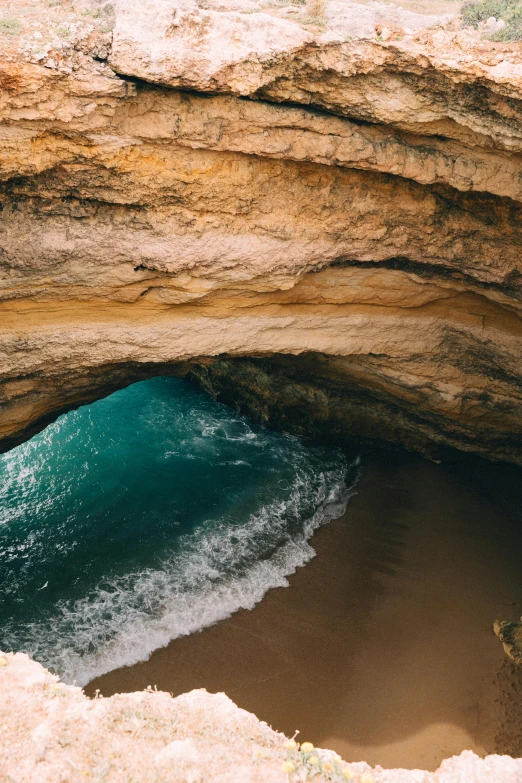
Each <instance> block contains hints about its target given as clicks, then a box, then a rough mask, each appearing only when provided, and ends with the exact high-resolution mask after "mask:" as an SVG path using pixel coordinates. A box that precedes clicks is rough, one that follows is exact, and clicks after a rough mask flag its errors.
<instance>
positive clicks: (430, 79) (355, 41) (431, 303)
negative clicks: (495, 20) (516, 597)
mask: <svg viewBox="0 0 522 783" xmlns="http://www.w3.org/2000/svg"><path fill="white" fill-rule="evenodd" d="M11 5H12V9H14V10H13V13H16V9H17V8H20V9H22V10H20V20H21V21H20V25H21V27H20V32H19V34H18V35H17V36H9V35H1V36H0V50H1V51H0V54H1V63H2V65H1V66H0V87H1V90H2V91H1V93H0V204H1V207H2V209H1V212H0V406H1V407H0V413H1V415H0V447H1V448H4V449H5V448H9V447H11V446H13V445H14V444H16V443H18V442H20V441H21V440H23V439H24V438H27V437H29V436H30V435H31V434H32V433H34V432H36V431H37V430H38V429H41V428H42V427H43V426H45V424H46V423H48V422H49V421H51V420H52V419H53V418H54V417H56V416H57V415H58V414H59V413H61V412H62V411H64V410H67V409H69V408H71V407H73V406H75V405H79V404H81V403H83V402H86V401H90V400H92V399H95V398H97V397H99V396H101V395H103V394H107V393H109V392H110V391H112V390H113V389H115V388H118V387H120V386H122V385H125V384H127V383H131V382H133V381H135V380H138V379H140V378H144V377H148V376H150V375H153V374H158V373H160V372H162V373H169V372H170V373H182V374H184V373H187V372H192V373H193V375H197V376H198V378H199V380H200V382H202V383H204V384H205V385H206V386H207V388H209V389H211V390H212V391H213V392H214V393H216V394H218V395H221V396H222V397H223V398H225V397H226V398H227V400H228V401H230V402H234V394H233V393H232V392H233V388H234V387H235V388H236V394H237V395H238V396H237V398H236V400H235V402H236V403H237V404H242V401H243V402H245V405H246V407H247V408H249V409H250V410H253V411H254V412H255V411H256V409H257V412H258V413H259V416H260V418H261V419H262V420H265V421H271V422H272V423H274V424H277V425H278V426H283V427H284V426H286V425H287V424H288V426H289V425H290V422H289V417H291V414H290V413H288V416H287V417H286V420H285V421H286V424H285V421H283V420H279V419H280V417H279V419H278V418H277V416H274V415H273V413H274V411H270V410H269V408H270V405H269V398H270V399H276V398H277V399H279V401H280V407H279V410H278V413H281V412H282V411H284V410H286V411H289V410H290V408H291V407H292V406H293V407H294V409H295V410H300V408H299V406H297V402H296V401H297V400H298V399H300V400H301V401H302V404H303V406H304V407H303V408H302V410H303V412H304V411H305V410H311V406H310V404H309V403H306V400H308V401H310V400H319V399H321V400H322V403H321V405H322V407H321V405H317V404H314V406H313V407H314V410H315V413H316V415H315V416H314V417H312V416H310V415H307V420H308V421H309V422H310V426H311V429H312V430H313V431H314V434H318V433H319V430H320V429H321V427H322V428H323V429H324V430H327V431H331V430H332V428H333V429H334V430H335V433H336V437H339V438H341V439H342V437H345V436H350V437H358V436H364V437H382V438H385V439H387V440H389V441H392V442H395V443H402V444H405V445H407V446H408V448H412V449H416V450H418V451H420V452H421V453H424V454H426V455H427V456H432V457H435V458H438V456H439V454H440V452H441V449H442V450H443V449H444V448H445V447H448V446H449V447H452V448H453V447H456V448H460V449H465V450H468V451H473V452H475V453H478V454H481V455H483V456H487V457H490V458H492V459H503V460H512V461H515V462H519V463H522V358H521V357H522V341H521V336H522V330H521V320H520V311H521V307H522V262H521V258H520V253H521V247H522V229H521V226H522V220H521V218H522V100H521V98H522V58H521V56H520V52H519V51H518V48H517V47H516V46H513V45H503V44H492V43H489V42H485V41H481V40H480V38H479V37H478V36H477V35H476V34H475V33H473V32H472V31H466V30H461V29H460V27H459V21H458V19H455V18H452V17H450V16H446V17H438V18H437V17H429V16H423V15H419V14H411V13H409V12H407V11H403V10H402V9H399V8H398V7H396V6H384V5H378V4H373V5H371V6H357V5H355V4H353V3H348V2H347V3H343V2H337V1H336V2H333V1H332V2H330V3H325V4H324V5H321V4H320V3H319V5H317V4H316V5H317V7H316V10H315V11H313V13H314V14H315V15H312V16H310V14H311V13H312V11H310V10H307V9H306V8H304V7H302V6H295V7H294V6H288V5H285V4H281V5H280V6H278V5H277V4H274V3H272V4H264V5H263V4H260V3H256V2H248V3H246V2H245V3H241V4H239V3H234V2H230V3H229V4H228V5H223V4H219V5H218V4H217V3H213V2H210V0H209V1H208V2H203V0H201V2H199V3H195V2H191V0H183V1H181V0H176V1H175V0H150V2H146V3H145V2H135V1H134V0H117V2H115V3H114V4H110V3H106V2H97V0H81V2H80V0H78V2H77V3H75V4H74V8H73V10H70V9H66V8H65V7H53V8H51V9H50V8H49V6H48V5H47V4H44V3H41V4H40V3H34V4H33V5H32V6H31V9H30V10H27V7H26V6H24V5H23V4H22V0H20V2H18V0H17V2H13V3H12V4H11ZM57 30H60V35H59V36H58V34H57V32H56V31H57ZM244 357H254V358H253V359H246V358H244ZM195 365H198V367H199V369H198V368H196V367H195ZM233 379H235V380H233ZM239 379H242V380H241V381H240V380H239ZM236 381H237V383H236ZM269 388H270V389H271V392H270V395H268V394H267V391H266V390H267V389H269ZM253 389H256V390H257V392H256V393H257V397H256V400H254V399H253V398H252V393H253V392H252V390H253ZM283 390H287V391H289V390H290V391H291V393H290V391H289V394H287V395H286V396H285V394H283ZM240 391H241V395H242V396H241V399H239V396H240ZM247 398H249V400H248V403H249V404H248V405H247V404H246V402H247ZM292 400H293V402H291V401H292ZM307 406H308V407H307ZM294 418H295V417H294ZM292 427H293V428H294V429H297V430H299V431H301V430H302V425H301V424H300V423H299V422H297V421H294V422H293V423H292ZM300 428H301V430H300Z"/></svg>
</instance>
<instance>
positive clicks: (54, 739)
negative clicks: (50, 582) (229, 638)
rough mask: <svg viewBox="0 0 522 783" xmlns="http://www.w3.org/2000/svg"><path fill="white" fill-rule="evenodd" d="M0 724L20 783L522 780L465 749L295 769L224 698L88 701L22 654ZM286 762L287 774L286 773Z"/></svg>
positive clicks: (498, 759) (326, 754) (4, 772)
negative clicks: (419, 764)
mask: <svg viewBox="0 0 522 783" xmlns="http://www.w3.org/2000/svg"><path fill="white" fill-rule="evenodd" d="M0 722H1V729H2V730H1V732H0V779H1V780H6V781H16V782H17V783H56V781H79V780H97V779H101V780H105V781H108V783H120V781H121V782H123V781H125V783H127V781H129V780H133V781H136V783H138V782H139V783H153V782H154V783H156V781H166V780H169V781H172V782H173V783H178V781H179V782H180V783H181V781H183V782H185V781H193V783H199V782H201V783H202V782H203V781H212V783H258V782H259V783H261V782H262V783H288V781H289V780H295V779H296V776H295V775H294V771H295V772H298V773H301V772H304V771H305V770H306V773H308V772H310V771H313V772H315V771H316V769H315V767H318V766H320V768H321V773H320V774H319V775H315V774H314V775H313V776H312V777H311V778H310V776H307V774H306V775H305V777H300V778H298V779H301V780H304V779H313V780H317V781H320V780H330V781H332V780H333V781H342V780H352V781H353V783H484V781H487V782H488V783H518V781H519V780H520V779H521V777H522V759H512V758H510V757H509V756H487V757H486V758H485V759H480V758H479V757H478V756H476V755H475V754H474V753H472V752H471V751H464V752H463V753H462V754H461V755H460V756H454V757H453V758H451V759H446V760H445V761H443V763H442V764H441V766H440V767H439V769H438V770H437V771H436V772H423V771H422V770H418V769H417V770H405V769H392V770H385V769H382V768H381V767H375V768H373V769H372V768H371V767H369V766H368V764H365V763H364V762H358V763H347V762H343V761H342V760H341V759H340V758H339V757H338V756H337V755H336V754H335V753H332V752H331V751H327V750H326V751H324V750H317V751H315V753H314V755H315V758H316V762H318V763H314V766H312V765H310V764H308V765H306V764H304V765H301V766H299V759H300V758H302V757H301V756H300V754H299V753H297V752H294V751H292V750H288V749H287V748H285V743H286V742H287V739H286V738H285V737H284V736H283V735H282V734H279V733H277V732H275V731H273V730H272V729H271V728H270V727H268V726H267V725H266V723H263V722H260V721H259V720H258V719H257V718H256V717H255V716H254V715H252V714H251V713H249V712H246V711H245V710H242V709H239V707H236V705H235V704H234V703H233V702H232V701H231V700H230V699H228V698H227V697H226V696H225V695H224V694H223V693H219V694H213V695H212V694H209V693H207V692H206V691H204V690H195V691H191V692H190V693H185V694H183V695H182V696H178V697H177V698H175V699H173V698H172V697H171V696H170V695H169V694H168V693H162V692H159V691H154V690H152V689H150V690H148V691H142V692H141V693H140V692H137V693H126V694H117V695H115V696H112V697H111V698H98V699H93V700H91V699H88V698H87V697H86V696H85V695H84V694H83V693H82V691H81V689H80V688H76V687H74V686H71V685H64V684H62V683H60V682H59V681H58V678H57V677H55V676H54V675H52V674H50V673H49V672H48V671H46V670H45V669H44V668H43V667H42V666H40V664H38V663H35V662H34V661H31V660H30V659H29V658H28V657H27V655H24V654H23V653H17V654H16V655H13V654H7V655H4V654H1V653H0ZM310 755H311V754H308V757H310ZM308 757H305V758H308ZM291 759H293V762H292V761H291ZM285 762H287V763H288V762H290V764H291V765H293V766H294V768H295V769H294V771H292V772H291V773H289V772H286V771H283V769H282V766H283V764H284V763H285ZM286 769H289V768H288V767H286Z"/></svg>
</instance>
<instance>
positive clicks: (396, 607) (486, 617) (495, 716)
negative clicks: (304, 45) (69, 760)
mask: <svg viewBox="0 0 522 783" xmlns="http://www.w3.org/2000/svg"><path fill="white" fill-rule="evenodd" d="M520 475H522V471H520V469H518V468H512V467H510V466H505V465H502V466H498V465H490V464H487V463H477V462H471V461H466V460H464V461H463V463H462V465H460V466H457V467H456V468H455V467H454V466H450V465H448V466H444V465H442V466H437V465H434V464H432V463H429V462H426V461H424V460H422V459H420V458H417V457H410V456H409V455H397V454H393V455H387V456H382V455H381V456H378V457H375V456H374V457H371V458H369V459H366V464H364V463H363V474H362V476H361V479H360V482H359V485H358V487H357V494H356V495H355V496H354V497H352V499H351V500H350V502H349V504H348V508H347V511H346V513H345V514H344V515H343V516H342V517H341V518H340V519H337V520H335V521H332V522H330V523H328V524H327V525H325V526H324V527H322V528H321V529H320V530H319V531H318V532H317V533H316V534H315V535H314V536H313V538H312V539H311V540H310V543H311V544H312V546H313V547H314V549H315V550H316V552H317V555H316V557H314V558H313V559H312V561H310V562H309V563H308V564H307V565H306V566H305V567H303V568H299V569H298V570H297V571H296V573H295V574H293V575H292V576H290V577H289V582H290V587H288V588H276V589H273V590H271V591H269V593H267V595H266V596H265V598H264V599H263V600H262V601H261V602H260V603H259V604H258V605H257V606H256V607H255V608H254V609H253V610H251V611H248V610H240V611H239V612H237V613H236V614H234V615H233V616H232V617H230V618H228V619H226V620H223V621H221V622H219V623H217V624H216V625H213V626H210V627H208V628H205V629H203V630H202V631H200V632H198V633H194V634H192V635H190V636H185V637H180V638H178V639H175V640H174V641H172V642H171V643H170V644H169V645H168V646H167V647H164V648H161V649H159V650H156V651H155V652H154V653H153V654H152V655H151V657H150V658H149V660H148V661H144V662H142V663H138V664H135V665H134V666H130V667H124V668H121V669H116V670H114V671H112V672H110V673H108V674H106V675H104V676H103V677H100V678H97V679H96V680H93V681H92V682H91V683H89V685H88V686H86V688H85V689H84V690H85V692H86V693H88V694H89V695H92V694H93V693H94V692H95V690H96V689H99V690H100V692H101V693H102V695H104V696H109V695H112V694H113V693H116V692H129V691H135V690H141V689H143V688H146V687H147V686H148V685H151V686H152V687H154V686H157V688H158V689H159V690H166V691H168V692H171V693H173V694H174V695H178V694H180V693H184V692H186V691H189V690H192V689H194V688H206V689H207V690H208V691H210V692H219V691H224V692H225V693H226V694H227V695H228V696H229V697H230V698H231V699H233V701H235V702H236V703H237V704H238V706H240V707H243V708H244V709H247V710H249V711H251V712H254V713H255V714H256V715H257V716H258V718H259V719H260V720H265V721H266V722H267V723H268V724H270V725H272V726H273V728H274V729H276V730H279V731H283V732H285V733H286V734H288V735H290V736H291V735H292V734H293V733H294V732H295V730H296V729H299V730H300V734H299V738H300V739H301V740H310V741H312V742H314V744H316V745H317V746H321V747H329V748H332V749H333V750H336V751H337V752H338V753H340V754H341V755H342V756H343V757H344V758H346V759H349V760H351V761H359V760H364V761H366V762H368V763H369V764H372V765H375V764H381V765H382V766H385V767H407V768H414V767H420V768H424V769H428V770H434V769H436V767H437V766H438V765H439V763H440V761H441V760H442V759H444V758H446V757H448V756H451V755H454V754H458V753H460V751H462V750H463V749H465V748H467V749H471V750H474V751H475V752H476V753H477V754H479V755H485V754H486V753H492V752H501V753H510V754H511V755H514V756H517V755H522V731H521V729H522V695H521V694H522V669H519V668H517V667H516V665H515V664H513V663H512V662H511V661H509V660H508V659H507V658H506V656H505V654H504V652H503V650H502V646H501V645H500V643H499V642H498V639H497V638H496V637H495V635H494V633H493V630H492V624H493V621H494V620H495V619H496V618H497V616H500V617H501V618H502V619H511V618H513V619H515V618H516V617H519V616H520V614H522V574H520V573H519V570H520V569H519V568H518V564H519V563H520V559H521V557H522V524H518V523H520V522H522V520H521V518H520V510H519V509H520V505H519V500H520V493H521V491H520V490H518V489H517V487H518V484H517V481H516V480H517V477H518V479H520ZM519 483H520V481H519Z"/></svg>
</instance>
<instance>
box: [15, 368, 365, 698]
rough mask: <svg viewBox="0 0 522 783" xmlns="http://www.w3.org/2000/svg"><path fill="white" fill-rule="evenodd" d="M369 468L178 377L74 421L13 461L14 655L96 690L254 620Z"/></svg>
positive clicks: (138, 387) (117, 397)
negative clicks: (230, 623)
mask: <svg viewBox="0 0 522 783" xmlns="http://www.w3.org/2000/svg"><path fill="white" fill-rule="evenodd" d="M356 470H357V468H356V465H355V463H354V464H353V465H349V464H348V462H347V459H346V457H345V456H344V455H343V454H342V452H340V451H338V450H335V449H328V448H315V447H310V446H307V445H305V444H303V443H302V442H301V441H300V440H298V439H296V438H293V437H290V436H287V435H283V434H279V433H273V432H269V431H267V430H264V429H263V428H259V427H255V426H254V425H252V424H251V423H249V422H248V421H247V420H246V419H245V418H243V417H242V416H240V415H238V414H236V413H234V412H233V411H232V410H230V409H229V408H227V407H225V406H223V405H221V404H219V403H216V402H214V401H213V400H212V399H211V398H210V397H208V396H207V395H206V394H204V393H203V392H201V391H199V390H197V389H196V388H194V387H193V386H192V385H190V384H189V383H187V382H186V381H183V380H180V379H172V378H154V379H153V380H150V381H144V382H141V383H136V384H134V385H133V386H130V387H128V388H127V389H124V390H122V391H119V392H116V393H115V394H113V395H111V396H110V397H107V398H106V399H104V400H99V401H97V402H96V403H94V404H92V405H88V406H84V407H82V408H80V409H79V410H77V411H72V412H70V413H68V414H66V415H64V416H62V417H60V419H58V420H57V421H56V422H55V423H54V424H52V425H50V426H49V427H47V429H45V430H44V431H43V432H42V433H40V434H39V435H37V436H36V437H34V438H33V439H32V440H30V441H28V442H27V443H25V444H23V445H22V446H19V447H18V448H16V449H13V450H12V451H10V452H8V453H7V454H4V455H3V456H0V558H1V563H2V568H1V571H0V596H1V604H0V649H3V650H10V649H13V650H23V651H25V652H28V653H29V654H30V655H32V656H33V657H34V658H36V660H38V661H40V662H42V663H43V664H45V665H46V666H48V667H49V668H50V669H51V670H53V671H55V672H57V673H60V674H61V675H62V676H63V678H64V679H65V680H66V681H69V682H72V681H76V682H77V683H78V684H80V685H84V684H86V683H87V682H89V680H91V679H93V678H94V677H95V676H98V675H101V674H103V673H105V672H108V671H110V670H111V669H114V668H116V667H119V666H122V665H130V664H132V663H135V662H137V661H139V660H144V659H146V658H147V657H148V656H149V655H150V653H151V652H152V651H153V650H154V649H156V648H157V647H160V646H163V645H165V644H167V643H168V642H169V641H170V640H171V639H174V638H176V637H177V636H181V635H184V634H189V633H193V632H195V631H198V630H200V629H201V628H204V627H205V626H207V625H210V624H212V623H215V622H217V621H218V620H221V619H223V618H225V617H228V616H229V615H230V614H232V613H233V612H235V611H237V610H238V609H240V608H249V609H250V608H252V607H253V606H254V605H255V604H256V603H257V602H258V601H260V600H261V599H262V597H263V595H264V594H265V593H266V591H267V590H269V589H270V588H272V587H276V586H285V585H286V584H287V580H286V577H287V576H288V575H289V574H290V573H293V572H294V571H295V569H296V568H297V567H298V566H302V565H304V564H305V563H306V562H307V561H308V560H310V558H311V557H313V555H314V550H313V548H312V547H311V546H310V544H309V543H308V539H309V538H310V537H311V536H312V534H313V532H314V531H315V530H316V529H317V528H318V527H319V526H320V525H321V524H323V523H324V522H326V521H328V520H329V519H332V518H335V517H337V516H340V515H341V514H342V513H343V512H344V509H345V507H346V503H347V501H348V498H349V496H350V492H351V486H352V485H353V483H354V481H355V472H356Z"/></svg>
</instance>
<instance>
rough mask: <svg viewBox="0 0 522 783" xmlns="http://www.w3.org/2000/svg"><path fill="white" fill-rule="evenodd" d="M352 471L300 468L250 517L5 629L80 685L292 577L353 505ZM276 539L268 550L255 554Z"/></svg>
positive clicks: (195, 537) (201, 533) (197, 536)
mask: <svg viewBox="0 0 522 783" xmlns="http://www.w3.org/2000/svg"><path fill="white" fill-rule="evenodd" d="M350 467H352V468H355V470H357V465H356V464H354V465H352V466H350ZM347 475H348V468H347V466H346V464H344V465H342V466H339V468H337V469H333V470H329V471H325V472H324V473H322V474H319V475H316V476H315V477H314V480H313V481H312V480H311V479H310V476H308V475H306V474H299V475H297V476H296V480H295V482H294V486H293V487H292V492H291V493H290V496H289V497H288V499H287V500H285V501H282V502H278V503H276V504H272V505H269V506H267V507H263V508H262V509H261V510H260V511H259V513H257V514H255V515H251V516H250V518H249V519H248V520H247V521H246V522H245V524H244V525H243V526H242V527H240V528H238V527H229V526H227V525H226V524H219V523H218V524H216V523H215V522H213V523H212V524H211V525H210V524H209V525H208V526H206V527H205V528H203V529H201V530H198V531H197V532H196V533H194V534H192V535H190V536H187V537H186V541H184V542H183V544H184V545H183V547H182V548H181V551H178V552H177V553H176V554H173V555H172V557H171V558H169V559H166V560H165V561H164V562H163V563H162V566H161V567H160V568H157V569H146V570H144V571H141V572H137V573H131V574H127V575H125V576H124V577H118V578H115V579H112V580H110V581H107V582H104V583H102V584H100V585H99V586H98V587H97V588H96V589H95V590H94V591H92V592H91V593H90V594H88V595H87V596H85V597H84V598H82V599H80V600H78V601H75V602H74V603H71V602H63V601H62V602H60V603H59V604H58V605H57V613H56V615H55V616H54V617H51V618H48V619H46V621H44V622H41V623H30V624H27V625H26V626H25V627H24V628H19V627H18V628H13V629H12V631H13V633H12V634H10V633H9V629H5V630H6V632H7V634H6V635H7V637H8V638H9V636H11V638H12V641H13V643H15V644H16V646H17V647H18V649H20V648H21V647H22V648H23V649H24V650H26V651H27V652H28V653H29V654H30V655H31V656H32V657H34V658H35V659H36V660H38V661H40V662H41V663H43V664H44V665H45V666H47V667H48V668H50V669H51V670H53V671H55V672H57V673H59V674H60V675H61V677H62V679H63V680H64V681H65V682H68V683H72V682H76V684H78V685H82V686H83V685H86V684H87V683H88V682H90V681H91V680H93V679H94V678H96V677H99V676H101V675H102V674H106V673H107V672H109V671H112V670H113V669H116V668H119V667H121V666H130V665H132V664H134V663H137V662H139V661H143V660H146V659H147V658H148V657H149V656H150V654H151V653H152V652H153V651H154V650H156V649H158V648H159V647H164V646H165V645H167V644H168V643H169V642H170V641H172V640H173V639H176V638H178V637H180V636H186V635H188V634H191V633H194V632H196V631H200V630H202V629H203V628H205V627H208V626H210V625H213V624H214V623H216V622H218V621H220V620H224V619H225V618H227V617H230V616H231V615H232V614H234V613H235V612H237V611H238V610H239V609H252V608H253V607H254V606H255V605H256V604H257V603H259V602H260V601H261V600H262V598H263V596H264V595H265V594H266V593H267V591H268V590H270V589H272V588H275V587H286V586H288V579H287V577H288V576H290V575H291V574H293V573H294V572H295V570H296V569H297V568H299V567H300V566H304V565H305V564H306V563H307V562H308V561H309V560H311V559H312V558H313V557H314V555H315V550H314V549H313V547H312V546H311V545H310V544H309V542H308V540H309V539H310V537H311V536H312V535H313V534H314V532H315V531H316V530H317V529H318V528H319V527H320V526H321V525H323V524H325V523H326V522H329V521H330V520H332V519H336V518H338V517H340V516H341V515H342V514H343V513H344V511H345V510H346V506H347V503H348V500H349V498H350V497H351V495H352V494H354V487H355V484H356V481H357V479H355V480H353V481H352V483H351V484H350V485H347ZM311 503H312V504H313V507H314V508H315V511H314V513H313V514H312V515H311V516H310V517H308V518H306V519H303V520H301V522H300V525H299V528H300V530H299V532H296V533H294V534H293V535H292V536H291V537H289V536H288V535H287V532H286V531H287V520H288V515H289V514H290V515H291V516H293V517H294V518H295V516H297V517H299V513H300V509H301V508H302V507H303V506H308V507H309V506H310V504H311ZM285 539H286V540H285ZM271 540H273V541H274V542H275V549H274V551H273V552H272V553H271V554H270V556H269V557H263V556H261V558H260V559H253V558H255V554H256V551H259V552H260V553H261V554H262V552H263V550H264V549H266V548H267V544H268V545H269V543H270V541H271ZM245 563H246V565H245Z"/></svg>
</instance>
